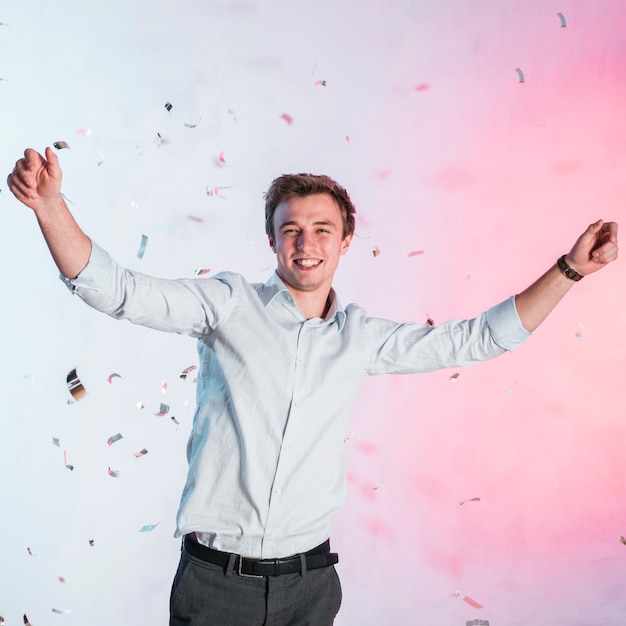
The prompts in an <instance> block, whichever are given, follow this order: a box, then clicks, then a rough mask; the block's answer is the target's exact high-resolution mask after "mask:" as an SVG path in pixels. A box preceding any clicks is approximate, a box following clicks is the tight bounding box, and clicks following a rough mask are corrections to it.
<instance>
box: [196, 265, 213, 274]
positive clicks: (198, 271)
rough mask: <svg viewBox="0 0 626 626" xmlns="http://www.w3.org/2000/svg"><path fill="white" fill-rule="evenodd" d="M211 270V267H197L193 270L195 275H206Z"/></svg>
mask: <svg viewBox="0 0 626 626" xmlns="http://www.w3.org/2000/svg"><path fill="white" fill-rule="evenodd" d="M210 271H211V268H210V267H207V268H206V269H197V270H194V271H193V275H194V276H204V275H205V274H208V273H209V272H210Z"/></svg>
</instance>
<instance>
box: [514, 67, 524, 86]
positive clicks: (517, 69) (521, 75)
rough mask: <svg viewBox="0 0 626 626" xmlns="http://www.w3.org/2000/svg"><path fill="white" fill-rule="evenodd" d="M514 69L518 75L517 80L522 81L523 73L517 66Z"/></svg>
mask: <svg viewBox="0 0 626 626" xmlns="http://www.w3.org/2000/svg"><path fill="white" fill-rule="evenodd" d="M515 71H516V72H517V75H518V76H519V82H520V83H523V82H524V73H523V72H522V70H520V68H519V67H516V68H515Z"/></svg>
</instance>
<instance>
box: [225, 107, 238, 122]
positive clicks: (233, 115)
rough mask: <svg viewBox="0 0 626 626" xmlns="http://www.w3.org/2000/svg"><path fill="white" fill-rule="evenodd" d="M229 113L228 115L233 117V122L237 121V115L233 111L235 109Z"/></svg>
mask: <svg viewBox="0 0 626 626" xmlns="http://www.w3.org/2000/svg"><path fill="white" fill-rule="evenodd" d="M227 113H228V115H230V116H232V118H233V122H236V121H237V113H236V112H235V111H233V109H228V111H227Z"/></svg>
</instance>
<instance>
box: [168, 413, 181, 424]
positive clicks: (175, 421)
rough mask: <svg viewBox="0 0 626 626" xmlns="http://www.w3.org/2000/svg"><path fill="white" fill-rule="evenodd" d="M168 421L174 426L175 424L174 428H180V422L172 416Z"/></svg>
mask: <svg viewBox="0 0 626 626" xmlns="http://www.w3.org/2000/svg"><path fill="white" fill-rule="evenodd" d="M170 419H171V420H172V422H174V424H176V426H180V422H179V421H178V420H177V419H176V418H175V417H174V416H173V415H172V417H171V418H170Z"/></svg>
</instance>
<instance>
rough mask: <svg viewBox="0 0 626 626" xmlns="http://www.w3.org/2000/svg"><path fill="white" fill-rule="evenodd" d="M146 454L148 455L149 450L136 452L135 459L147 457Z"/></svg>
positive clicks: (144, 449)
mask: <svg viewBox="0 0 626 626" xmlns="http://www.w3.org/2000/svg"><path fill="white" fill-rule="evenodd" d="M146 454H148V450H146V448H143V449H141V450H139V452H135V458H136V459H138V458H140V457H142V456H146Z"/></svg>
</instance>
